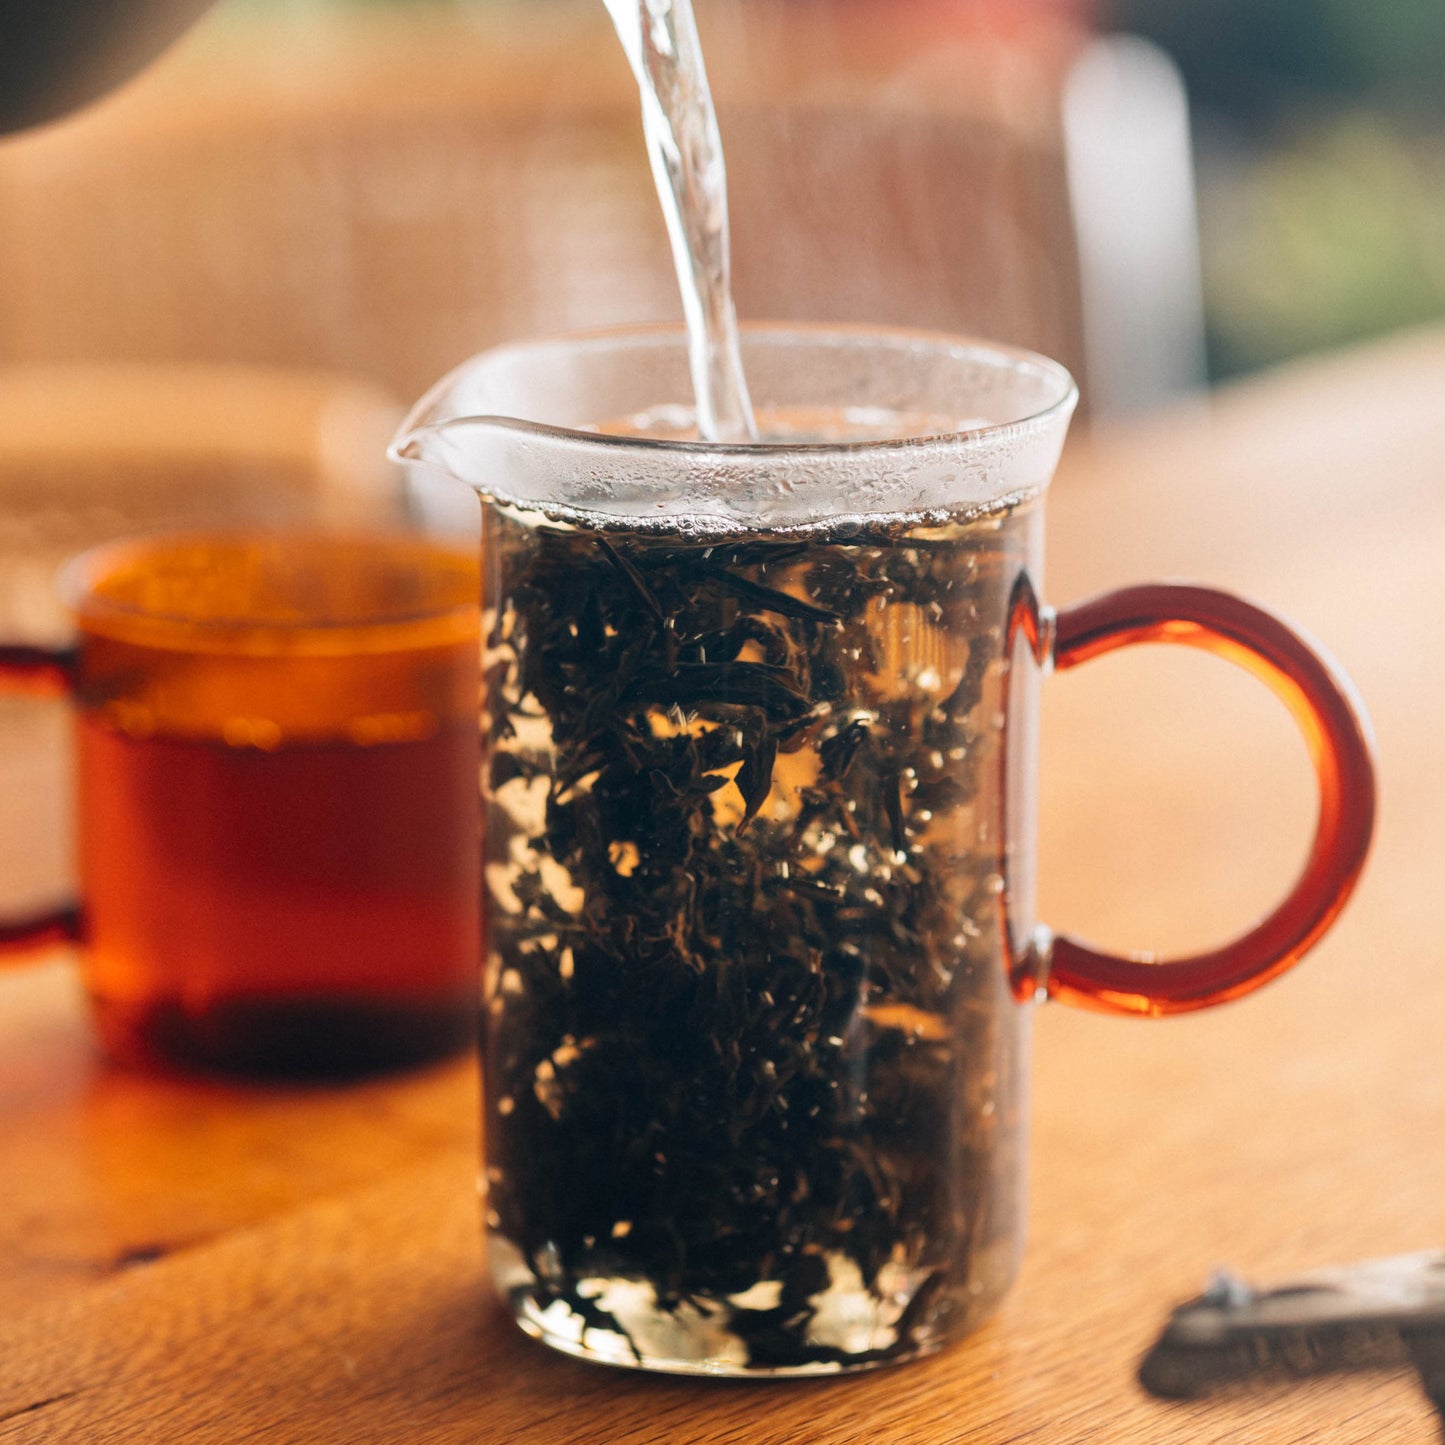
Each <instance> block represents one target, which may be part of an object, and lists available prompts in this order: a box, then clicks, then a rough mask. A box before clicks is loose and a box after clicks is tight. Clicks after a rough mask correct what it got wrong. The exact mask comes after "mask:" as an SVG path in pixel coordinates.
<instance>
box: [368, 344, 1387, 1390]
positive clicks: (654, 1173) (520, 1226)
mask: <svg viewBox="0 0 1445 1445" xmlns="http://www.w3.org/2000/svg"><path fill="white" fill-rule="evenodd" d="M744 360H745V363H746V370H747V374H748V378H749V382H750V385H751V388H752V395H753V399H754V402H755V406H756V410H757V416H758V424H759V430H760V433H761V435H762V438H763V441H762V442H761V444H759V445H754V446H712V445H706V444H704V443H701V442H699V441H698V440H697V439H696V437H695V434H694V433H693V432H692V430H691V411H690V406H689V399H690V382H689V373H688V366H687V347H686V343H685V339H684V338H683V337H682V336H681V335H680V334H678V333H674V332H662V331H651V330H639V331H629V332H623V333H615V334H603V335H596V336H590V337H583V338H573V339H571V340H562V341H553V342H545V341H544V342H537V343H533V344H529V345H522V346H516V347H509V348H505V349H503V350H500V351H496V352H492V353H489V354H487V355H485V356H482V357H479V358H477V360H475V361H474V362H472V363H469V364H468V365H467V366H464V367H463V368H461V369H460V370H459V371H458V372H456V373H454V374H453V375H452V376H451V377H449V378H447V379H446V380H445V381H444V382H442V383H441V384H440V385H439V386H438V387H437V388H436V389H435V390H434V391H433V393H432V394H431V395H430V396H428V397H427V398H426V399H425V400H424V401H423V402H422V403H421V404H420V405H419V407H418V408H417V410H416V411H415V413H414V414H413V416H412V417H411V419H410V421H409V423H408V425H407V427H406V429H405V430H404V431H403V433H402V435H401V437H400V438H399V441H398V444H397V455H398V456H400V457H402V458H403V459H406V460H408V461H410V462H411V463H413V464H414V465H415V466H416V467H417V468H419V469H421V473H422V474H421V475H419V477H418V479H417V482H418V485H419V486H425V485H426V477H425V475H424V474H425V472H426V471H427V470H428V469H430V470H432V471H442V472H445V473H448V474H449V475H450V476H451V477H453V478H456V477H460V478H461V479H462V480H465V481H467V482H469V483H471V484H472V486H473V487H474V488H475V489H476V490H477V491H479V492H480V493H481V495H482V498H483V551H484V566H483V571H484V574H485V578H486V582H485V588H486V591H485V598H484V614H483V627H484V629H485V633H486V638H485V641H486V653H485V659H486V662H485V679H486V680H485V688H484V707H483V740H484V746H485V747H486V749H487V751H488V758H487V765H486V767H485V769H484V774H483V779H484V782H483V795H484V802H485V815H486V824H485V845H484V847H485V851H484V858H485V868H486V882H487V898H488V922H487V929H486V976H485V979H486V981H485V985H484V989H483V1000H484V1028H483V1039H484V1047H483V1053H484V1078H485V1095H486V1116H485V1134H486V1141H487V1161H486V1164H487V1168H486V1182H487V1223H488V1228H489V1232H490V1246H489V1249H490V1259H491V1267H492V1272H493V1275H494V1278H495V1280H496V1282H497V1284H498V1286H499V1288H500V1290H501V1292H502V1293H503V1295H504V1296H505V1298H506V1299H507V1301H508V1303H509V1304H510V1306H511V1309H512V1311H513V1313H514V1315H515V1317H516V1319H517V1321H518V1323H519V1324H520V1325H521V1326H522V1327H523V1328H524V1329H525V1330H527V1331H529V1332H530V1333H532V1334H534V1335H536V1336H538V1337H539V1338H541V1339H542V1340H544V1341H546V1342H547V1343H549V1344H551V1345H553V1346H555V1347H557V1348H559V1349H562V1350H566V1351H568V1352H570V1353H573V1354H576V1355H581V1356H584V1357H588V1358H592V1359H598V1360H605V1361H610V1362H612V1363H614V1364H621V1365H629V1366H634V1367H641V1368H646V1369H655V1370H666V1371H678V1372H686V1373H695V1374H710V1375H718V1374H721V1375H779V1374H790V1375H806V1374H823V1373H830V1372H833V1371H838V1370H847V1369H859V1368H863V1367H866V1366H873V1365H879V1364H883V1363H887V1362H891V1361H897V1360H906V1359H908V1358H910V1357H913V1356H916V1355H919V1354H923V1353H927V1352H929V1351H931V1350H934V1349H937V1348H938V1347H939V1346H941V1345H942V1344H944V1343H945V1342H946V1341H948V1340H950V1339H952V1338H955V1337H957V1336H958V1335H959V1334H961V1333H962V1332H964V1331H965V1330H967V1329H969V1328H970V1327H972V1326H973V1325H974V1324H975V1323H977V1322H978V1321H979V1320H981V1319H982V1318H983V1317H984V1316H985V1315H986V1314H987V1313H988V1311H989V1310H990V1309H992V1307H993V1306H994V1304H995V1303H996V1302H997V1301H998V1299H999V1298H1000V1296H1001V1295H1002V1293H1003V1291H1004V1290H1005V1289H1006V1288H1007V1286H1008V1284H1009V1282H1010V1280H1011V1279H1012V1277H1013V1275H1014V1272H1015V1268H1016V1265H1017V1261H1018V1256H1019V1250H1020V1245H1021V1238H1022V1220H1023V1213H1024V1209H1023V1181H1024V1173H1025V1171H1024V1167H1023V1165H1024V1160H1023V1150H1024V1141H1025V1139H1026V1133H1027V1131H1026V1128H1025V1118H1026V1110H1027V1081H1026V1059H1027V1039H1028V1023H1029V1013H1030V1010H1029V1009H1028V1008H1027V1007H1026V1005H1027V1004H1029V1003H1030V1002H1032V1001H1033V1000H1035V999H1039V998H1057V999H1063V1000H1065V1001H1067V1002H1070V1003H1078V1004H1084V1005H1088V1006H1091V1007H1096V1008H1102V1009H1109V1010H1113V1011H1115V1012H1123V1013H1132V1014H1165V1013H1173V1012H1178V1011H1181V1010H1187V1009H1196V1008H1202V1007H1204V1006H1206V1005H1209V1004H1216V1003H1219V1002H1221V1001H1222V1000H1225V999H1230V998H1234V997H1235V996H1237V995H1239V994H1243V993H1245V992H1247V991H1248V990H1250V989H1253V988H1256V987H1258V986H1259V985H1260V984H1261V983H1263V982H1264V981H1265V980H1266V979H1269V978H1272V977H1274V976H1275V975H1276V974H1278V973H1280V972H1281V971H1282V970H1283V969H1286V968H1288V967H1289V966H1290V965H1291V964H1293V963H1294V962H1295V961H1296V960H1297V959H1298V958H1299V957H1300V956H1301V954H1303V953H1304V952H1305V950H1306V949H1308V948H1309V947H1310V945H1311V944H1312V943H1314V942H1315V940H1316V939H1318V938H1319V936H1320V934H1321V933H1322V932H1323V931H1324V929H1325V928H1326V927H1327V926H1328V924H1329V922H1330V920H1331V919H1332V918H1333V917H1334V916H1335V914H1336V913H1337V911H1338V910H1339V908H1340V907H1341V906H1342V904H1343V902H1344V900H1345V897H1346V895H1347V894H1348V893H1349V891H1350V889H1351V887H1352V885H1353V883H1354V880H1355V877H1356V875H1357V873H1358V871H1359V869H1360V867H1361V864H1362V862H1363V859H1364V856H1365V851H1366V848H1367V845H1368V842H1369V837H1370V832H1371V826H1372V819H1373V813H1374V780H1373V771H1372V762H1371V750H1370V739H1369V732H1368V728H1367V725H1366V722H1365V720H1364V716H1363V713H1362V711H1361V709H1360V707H1359V705H1358V703H1357V702H1356V700H1355V698H1354V695H1353V693H1352V691H1351V689H1350V687H1349V684H1348V683H1347V682H1346V681H1345V680H1344V678H1343V677H1342V676H1341V675H1340V673H1339V672H1338V671H1337V670H1336V668H1335V667H1334V666H1333V665H1332V664H1331V663H1330V662H1328V661H1327V660H1326V659H1325V658H1324V657H1323V656H1321V655H1320V653H1318V652H1317V651H1316V650H1315V649H1313V648H1312V647H1311V646H1310V645H1309V644H1307V643H1306V642H1304V641H1303V640H1301V638H1300V637H1299V636H1298V635H1297V634H1296V633H1294V632H1293V631H1292V630H1291V629H1290V628H1289V627H1287V626H1286V625H1285V624H1284V623H1283V622H1281V621H1280V620H1279V619H1277V618H1276V617H1274V616H1272V615H1271V614H1269V613H1268V612H1266V611H1264V610H1262V609H1261V608H1259V607H1256V606H1253V605H1251V604H1250V603H1247V602H1244V601H1242V600H1240V599H1239V598H1237V597H1233V596H1230V595H1229V594H1227V593H1223V592H1218V591H1215V590H1213V589H1210V588H1206V587H1198V586H1183V585H1180V586H1165V585H1160V584H1151V585H1146V586H1142V587H1130V588H1126V589H1124V590H1123V591H1119V592H1114V593H1110V594H1109V595H1108V596H1105V597H1100V598H1097V599H1095V600H1093V601H1091V602H1085V603H1083V604H1081V605H1079V606H1075V607H1071V608H1067V609H1064V610H1063V611H1060V612H1054V611H1052V610H1050V609H1049V608H1047V607H1045V606H1043V605H1042V604H1041V603H1040V601H1039V596H1040V564H1041V557H1042V531H1043V527H1042V524H1043V507H1044V496H1045V492H1046V489H1047V487H1048V484H1049V480H1050V477H1051V475H1052V472H1053V469H1054V465H1055V462H1056V461H1057V458H1058V455H1059V450H1060V447H1061V445H1062V442H1063V438H1064V432H1065V428H1066V426H1067V423H1068V419H1069V414H1070V412H1071V410H1072V408H1073V405H1074V396H1075V392H1074V387H1073V383H1072V382H1071V381H1070V379H1069V377H1068V375H1067V373H1065V372H1064V371H1063V369H1062V368H1060V367H1059V366H1057V365H1055V364H1054V363H1052V362H1049V361H1047V360H1044V359H1043V358H1041V357H1037V356H1030V355H1027V354H1025V353H1021V352H1018V351H1012V350H1008V349H1006V348H1001V347H996V346H988V345H982V344H977V343H973V342H968V341H961V340H952V339H949V338H943V337H933V336H925V335H916V334H894V333H885V332H872V331H864V330H824V329H806V328H758V329H754V330H750V331H747V332H746V333H745V342H744ZM1140 642H1170V643H1182V644H1185V645H1187V646H1191V647H1198V648H1202V649H1204V650H1206V651H1209V652H1214V653H1217V654H1219V655H1222V656H1224V657H1226V658H1229V659H1230V660H1231V661H1234V662H1236V663H1239V664H1240V665H1242V666H1244V667H1246V668H1248V669H1249V670H1250V671H1252V672H1254V673H1255V674H1257V675H1258V676H1259V677H1261V678H1262V679H1263V680H1264V681H1265V682H1266V683H1267V684H1268V685H1269V686H1271V687H1272V688H1273V689H1274V690H1275V691H1276V692H1277V693H1278V694H1279V695H1280V696H1281V698H1282V699H1283V700H1284V702H1285V703H1286V705H1287V706H1288V707H1289V708H1290V709H1291V711H1292V712H1293V713H1294V715H1295V717H1296V718H1297V720H1298V721H1299V724H1300V726H1301V728H1302V729H1303V731H1304V734H1305V736H1306V738H1307V740H1308V742H1309V745H1310V749H1311V752H1312V754H1313V757H1314V761H1315V766H1316V769H1317V772H1318V776H1319V787H1320V811H1319V823H1318V829H1317V832H1316V836H1315V840H1314V845H1313V848H1312V850H1311V852H1310V855H1309V860H1308V863H1307V865H1306V867H1305V870H1304V872H1303V875H1302V876H1301V877H1300V879H1299V880H1298V882H1297V883H1296V884H1295V886H1294V887H1293V889H1292V890H1291V891H1290V893H1289V895H1288V897H1287V898H1285V900H1284V901H1283V902H1282V903H1280V905H1279V906H1278V907H1277V908H1276V909H1275V910H1274V911H1273V912H1272V913H1271V914H1270V915H1269V916H1268V917H1267V918H1266V919H1264V920H1263V921H1262V922H1260V923H1259V924H1257V925H1256V926H1255V927H1253V928H1252V929H1250V930H1249V931H1248V932H1247V933H1246V934H1245V935H1244V936H1243V937H1241V938H1238V939H1236V940H1235V941H1234V942H1232V943H1230V944H1229V945H1227V946H1226V947H1223V948H1219V949H1217V950H1215V951H1212V952H1208V953H1203V954H1200V955H1198V956H1196V957H1190V958H1180V959H1171V960H1163V961H1156V960H1153V959H1147V958H1142V957H1139V958H1123V957H1115V956H1113V955H1110V954H1106V953H1103V952H1101V951H1099V950H1098V949H1095V948H1092V947H1090V946H1089V945H1087V944H1085V943H1083V942H1080V941H1079V940H1077V939H1074V938H1071V937H1069V936H1068V935H1066V934H1054V933H1052V932H1051V931H1049V930H1048V929H1046V928H1044V927H1042V926H1041V925H1038V924H1036V922H1035V919H1034V905H1033V895H1034V886H1033V877H1034V842H1035V823H1034V816H1033V811H1034V793H1035V788H1034V776H1035V757H1034V752H1035V746H1034V740H1035V738H1036V735H1037V694H1038V685H1039V681H1040V679H1041V677H1042V675H1043V674H1045V673H1046V672H1047V671H1048V670H1050V669H1051V668H1057V669H1062V668H1069V667H1074V666H1076V665H1078V664H1079V663H1081V662H1085V661H1087V660H1088V659H1090V658H1092V657H1096V656H1099V655H1100V654H1102V653H1105V652H1108V651H1111V650H1113V649H1115V648H1119V647H1124V646H1128V645H1132V644H1134V643H1140Z"/></svg>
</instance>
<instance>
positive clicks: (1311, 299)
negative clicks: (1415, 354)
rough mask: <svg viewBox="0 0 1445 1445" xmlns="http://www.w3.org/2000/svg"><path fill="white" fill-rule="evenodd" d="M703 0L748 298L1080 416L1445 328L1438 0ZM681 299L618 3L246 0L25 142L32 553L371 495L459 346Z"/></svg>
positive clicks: (17, 355) (645, 313)
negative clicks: (885, 342)
mask: <svg viewBox="0 0 1445 1445" xmlns="http://www.w3.org/2000/svg"><path fill="white" fill-rule="evenodd" d="M697 10H698V12H699V24H700V27H701V29H702V32H703V39H704V44H705V47H706V49H707V51H708V54H709V64H710V69H711V72H712V80H713V88H714V90H715V92H716V95H717V98H718V102H719V109H720V113H721V120H722V128H723V133H724V141H725V145H726V148H727V153H728V161H729V170H730V181H731V192H732V198H733V211H734V216H733V226H734V248H735V273H736V277H735V279H736V290H737V297H738V306H739V310H740V312H741V314H742V315H743V316H744V318H748V317H752V318H804V317H806V318H810V319H818V320H843V321H873V322H889V323H895V324H901V325H917V326H928V327H933V328H944V329H953V330H959V331H967V332H973V333H976V334H981V335H986V336H991V337H994V338H996V339H1000V340H1004V341H1010V342H1015V343H1018V344H1021V345H1024V346H1029V347H1033V348H1035V349H1038V350H1041V351H1044V352H1047V353H1049V354H1051V355H1054V356H1056V357H1058V358H1059V359H1061V360H1063V361H1064V362H1065V363H1066V364H1067V365H1069V366H1070V367H1071V368H1072V369H1073V370H1074V371H1075V372H1076V374H1077V375H1078V376H1079V377H1080V380H1081V384H1082V390H1083V396H1084V417H1085V424H1087V419H1089V418H1099V417H1105V416H1109V415H1114V414H1122V413H1129V412H1137V411H1139V410H1141V409H1147V408H1151V407H1154V406H1157V405H1159V404H1161V403H1164V402H1167V401H1169V400H1171V399H1173V398H1176V397H1179V396H1187V395H1190V394H1194V393H1198V392H1199V391H1200V390H1201V389H1203V388H1204V387H1205V386H1207V385H1208V384H1210V383H1212V382H1216V381H1219V380H1222V379H1226V378H1230V377H1234V376H1237V375H1240V374H1244V373H1248V372H1251V371H1254V370H1256V369H1258V368H1261V367H1265V366H1269V365H1272V364H1275V363H1278V362H1281V361H1286V360H1288V359H1290V358H1291V357H1295V356H1298V355H1302V354H1305V353H1309V352H1312V351H1316V350H1319V349H1321V348H1328V347H1335V346H1340V345H1343V344H1346V343H1349V342H1352V341H1357V340H1361V339H1363V338H1367V337H1371V336H1375V335H1378V334H1380V333H1382V332H1385V331H1388V330H1390V329H1392V328H1397V327H1401V326H1406V325H1410V324H1413V323H1419V322H1423V321H1426V320H1428V319H1430V318H1433V317H1437V316H1439V315H1441V314H1442V313H1445V144H1442V140H1445V87H1442V86H1441V84H1440V77H1441V75H1442V74H1445V5H1441V4H1440V3H1439V0H1381V3H1378V4H1371V5H1360V4H1358V3H1351V0H1269V3H1268V4H1259V3H1255V0H697ZM679 315H680V309H679V306H678V301H677V296H676V288H675V283H674V281H673V278H672V275H671V271H670V263H669V257H668V252H667V247H666V242H665V238H664V235H663V231H662V225H661V221H660V218H659V214H658V210H657V205H656V201H655V199H654V196H653V194H652V190H651V179H650V175H649V173H648V169H647V164H646V160H645V157H644V154H643V150H642V145H641V141H640V130H639V122H638V117H637V105H636V94H635V90H634V88H633V86H632V82H631V77H630V75H629V73H628V70H627V67H626V64H625V61H624V59H623V57H622V54H621V51H620V48H619V47H618V45H617V43H616V41H615V38H614V37H613V36H612V35H611V33H610V30H609V27H608V23H607V20H606V16H605V14H604V11H603V6H602V4H601V0H221V3H219V4H217V5H216V6H215V7H214V8H212V9H211V10H210V11H209V13H207V14H206V15H205V17H204V18H203V19H202V20H201V21H200V23H199V24H198V25H196V26H195V27H194V28H193V29H192V30H190V31H189V32H188V33H187V34H186V35H185V37H184V38H183V39H182V40H181V42H180V43H179V44H177V45H176V46H175V47H173V48H172V49H171V50H169V51H168V52H167V53H166V54H165V55H164V56H163V57H162V58H161V59H160V60H159V61H157V62H156V63H155V64H153V65H151V66H150V67H149V68H147V69H146V70H145V71H144V72H142V73H141V74H140V75H139V77H138V78H136V79H134V80H132V81H131V82H129V83H128V84H127V85H126V86H124V87H123V88H122V89H121V90H120V91H119V92H117V93H115V94H112V95H109V96H107V97H106V98H104V99H102V100H100V101H98V102H96V103H95V104H92V105H91V106H89V107H88V108H86V109H84V110H83V111H81V112H79V113H77V114H75V115H73V116H71V117H69V118H66V119H63V120H59V121H56V122H53V123H51V124H48V125H46V126H43V127H41V128H39V129H33V130H29V131H26V132H22V133H20V134H16V135H12V136H8V137H4V138H0V555H7V556H8V557H10V558H11V559H20V560H12V561H10V562H9V563H7V569H8V573H9V579H10V581H11V582H13V581H14V580H15V579H16V578H17V577H18V576H19V575H20V573H21V572H22V571H24V572H25V573H26V576H27V578H29V579H31V581H28V582H27V584H26V586H27V590H28V595H29V596H30V597H31V598H32V600H33V599H34V597H36V596H38V595H39V592H40V590H41V589H37V588H36V587H35V586H33V585H31V583H32V582H33V579H34V578H36V577H39V576H41V575H45V576H48V575H49V569H50V568H51V566H52V565H53V561H54V560H55V557H56V556H58V555H61V554H63V553H64V552H66V551H69V550H73V549H74V547H75V546H77V545H80V544H82V543H83V542H85V541H86V540H88V539H90V538H91V537H92V536H96V535H105V534H110V533H113V532H115V531H117V530H128V529H133V528H134V526H136V525H147V524H151V523H165V522H174V521H177V520H189V519H191V518H192V517H194V516H195V515H199V514H205V515H215V516H221V515H228V516H229V515H236V514H239V513H242V512H252V513H253V512H256V511H269V512H271V513H284V514H297V513H309V512H313V511H322V512H327V513H330V514H346V513H348V512H357V511H360V512H363V513H364V512H366V511H367V510H368V509H374V508H375V507H376V506H377V505H379V504H381V503H382V502H383V501H384V500H385V498H386V497H387V496H388V493H389V489H392V488H394V487H395V485H396V483H395V478H394V477H393V476H392V475H391V474H390V473H389V471H388V470H387V468H386V466H385V464H384V463H383V462H382V460H381V443H382V441H384V438H385V436H386V435H387V433H388V430H389V427H390V426H391V424H392V423H393V422H394V420H395V418H396V416H397V415H398V413H399V411H400V410H401V409H402V408H403V407H404V406H405V404H406V403H407V402H409V401H410V400H412V399H413V398H415V397H416V396H417V395H418V394H419V393H420V392H421V391H422V390H423V389H424V388H425V387H426V386H427V385H429V384H430V383H431V382H432V381H433V380H434V379H436V378H437V377H439V376H440V375H441V374H442V373H443V372H445V371H446V370H448V369H449V368H451V367H452V366H454V365H456V364H457V363H458V362H459V361H461V360H462V359H463V358H465V357H466V356H468V355H470V354H471V353H473V352H475V351H477V350H480V349H482V348H484V347H486V346H488V345H491V344H493V343H495V342H498V341H500V340H503V339H506V338H511V337H517V336H521V335H526V334H529V333H536V332H542V331H555V330H559V329H565V328H574V327H581V326H593V325H601V324H610V323H617V322H628V321H646V320H655V319H666V318H676V317H678V316H679ZM102 478H104V479H106V481H107V484H108V488H109V490H108V491H107V489H106V486H103V485H102V484H101V480H100V479H102ZM6 591H7V587H6V585H5V584H0V594H3V593H5V592H6ZM9 591H10V592H12V593H13V592H14V591H15V589H14V588H13V587H11V588H9ZM18 605H19V604H18V603H13V602H9V603H8V602H7V601H6V597H5V596H3V595H0V620H4V619H5V618H9V619H10V621H9V622H8V623H7V625H8V626H10V628H11V630H12V631H13V630H14V626H15V623H14V616H15V608H16V606H18ZM36 605H39V606H41V607H42V608H43V607H44V606H46V605H49V604H48V603H47V604H36ZM31 620H32V621H33V622H34V623H35V625H36V626H40V625H41V624H42V623H43V621H44V619H39V618H32V619H31ZM52 620H53V619H52ZM56 625H59V624H58V622H57V624H56Z"/></svg>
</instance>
